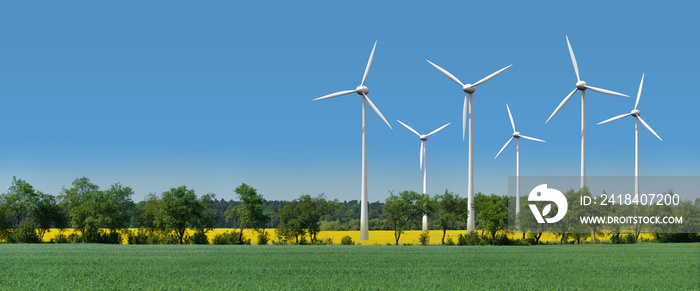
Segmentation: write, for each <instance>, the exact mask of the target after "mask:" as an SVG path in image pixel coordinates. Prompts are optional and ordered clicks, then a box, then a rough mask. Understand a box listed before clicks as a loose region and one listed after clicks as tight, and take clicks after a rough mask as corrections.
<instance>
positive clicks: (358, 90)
mask: <svg viewBox="0 0 700 291" xmlns="http://www.w3.org/2000/svg"><path fill="white" fill-rule="evenodd" d="M355 93H357V94H360V95H362V94H365V95H367V94H369V88H367V86H364V85H360V86H357V88H355Z"/></svg>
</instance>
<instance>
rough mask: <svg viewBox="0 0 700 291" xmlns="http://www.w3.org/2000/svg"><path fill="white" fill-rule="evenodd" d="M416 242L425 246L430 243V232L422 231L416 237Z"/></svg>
mask: <svg viewBox="0 0 700 291" xmlns="http://www.w3.org/2000/svg"><path fill="white" fill-rule="evenodd" d="M418 241H419V242H420V244H421V245H423V246H427V245H428V244H429V243H430V232H429V231H424V232H421V234H420V235H419V236H418Z"/></svg>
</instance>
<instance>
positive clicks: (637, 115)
mask: <svg viewBox="0 0 700 291" xmlns="http://www.w3.org/2000/svg"><path fill="white" fill-rule="evenodd" d="M643 84H644V74H642V81H641V82H639V91H638V92H637V101H636V102H635V103H634V109H632V111H631V112H630V113H625V114H620V115H618V116H615V117H613V118H610V119H608V120H605V121H602V122H600V123H598V125H601V124H603V123H608V122H610V121H613V120H618V119H620V118H623V117H625V116H634V195H635V197H637V196H638V195H639V122H640V121H641V122H642V124H643V125H644V127H646V128H647V129H648V130H649V131H651V133H653V134H654V136H656V137H657V138H658V139H659V140H660V141H664V140H663V139H661V137H659V135H658V134H656V132H655V131H654V130H653V129H651V126H649V125H648V124H647V123H646V122H644V119H642V117H641V116H640V115H641V114H642V113H641V112H639V110H638V109H637V106H638V105H639V98H640V97H642V85H643Z"/></svg>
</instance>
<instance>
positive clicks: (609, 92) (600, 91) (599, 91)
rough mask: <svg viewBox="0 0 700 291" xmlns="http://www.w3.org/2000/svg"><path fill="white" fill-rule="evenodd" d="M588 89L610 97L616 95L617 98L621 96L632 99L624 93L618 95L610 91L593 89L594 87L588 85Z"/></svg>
mask: <svg viewBox="0 0 700 291" xmlns="http://www.w3.org/2000/svg"><path fill="white" fill-rule="evenodd" d="M586 88H588V89H591V90H593V91H596V92H598V93H603V94H608V95H615V96H620V97H630V96H627V95H625V94H622V93H617V92H613V91H610V90H605V89H601V88H597V87H593V86H588V85H586Z"/></svg>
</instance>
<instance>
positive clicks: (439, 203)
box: [434, 189, 467, 245]
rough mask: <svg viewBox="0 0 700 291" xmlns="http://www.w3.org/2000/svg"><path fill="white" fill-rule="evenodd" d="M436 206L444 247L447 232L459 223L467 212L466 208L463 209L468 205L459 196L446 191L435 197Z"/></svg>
mask: <svg viewBox="0 0 700 291" xmlns="http://www.w3.org/2000/svg"><path fill="white" fill-rule="evenodd" d="M434 205H435V207H436V209H435V210H436V211H435V212H436V214H437V224H438V225H440V229H442V240H441V243H442V244H443V245H444V244H445V234H446V233H447V230H448V229H453V228H454V227H455V225H456V224H457V222H458V221H459V217H460V215H461V214H462V213H463V212H465V211H467V209H466V208H463V206H466V204H465V203H463V202H462V199H461V198H460V197H459V195H455V194H454V193H452V192H449V191H447V189H445V193H443V194H441V195H437V196H435V199H434Z"/></svg>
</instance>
